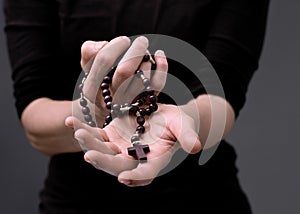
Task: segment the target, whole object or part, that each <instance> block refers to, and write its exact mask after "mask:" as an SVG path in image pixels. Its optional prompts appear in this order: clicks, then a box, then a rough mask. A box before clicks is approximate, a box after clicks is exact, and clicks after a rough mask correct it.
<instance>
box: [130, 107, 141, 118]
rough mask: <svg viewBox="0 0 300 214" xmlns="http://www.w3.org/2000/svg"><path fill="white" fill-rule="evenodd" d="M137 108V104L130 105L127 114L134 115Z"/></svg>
mask: <svg viewBox="0 0 300 214" xmlns="http://www.w3.org/2000/svg"><path fill="white" fill-rule="evenodd" d="M138 110H139V107H137V106H131V108H130V110H129V114H130V115H133V116H134V115H136V113H137V112H138Z"/></svg>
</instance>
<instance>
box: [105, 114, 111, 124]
mask: <svg viewBox="0 0 300 214" xmlns="http://www.w3.org/2000/svg"><path fill="white" fill-rule="evenodd" d="M111 121H112V117H111V115H110V114H109V115H107V116H106V118H105V122H106V123H110V122H111Z"/></svg>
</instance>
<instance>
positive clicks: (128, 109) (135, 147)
mask: <svg viewBox="0 0 300 214" xmlns="http://www.w3.org/2000/svg"><path fill="white" fill-rule="evenodd" d="M147 61H150V62H151V63H152V67H153V68H155V65H156V64H155V60H154V59H153V57H152V56H151V54H150V53H149V52H147V53H146V55H144V57H143V59H142V62H147ZM142 62H141V63H142ZM116 68H117V66H114V67H112V69H111V70H110V71H109V72H108V74H107V75H106V76H104V78H103V80H102V82H101V85H100V89H101V90H102V96H103V100H104V102H105V105H106V108H107V110H108V111H109V114H108V115H107V116H106V119H105V122H104V124H103V128H104V127H105V126H107V125H108V124H109V123H110V122H111V121H112V120H113V118H116V117H119V118H121V117H123V116H124V115H128V114H129V115H130V116H135V117H136V122H137V127H136V130H135V133H134V134H133V135H132V137H131V144H132V146H131V147H128V148H127V152H128V154H129V155H131V156H133V157H135V158H136V159H137V160H139V161H140V162H146V161H147V156H146V153H148V152H150V148H149V145H146V144H141V140H140V138H141V135H142V134H143V133H144V132H145V127H144V123H145V117H147V116H150V115H151V114H152V113H153V112H155V111H156V110H157V109H158V106H157V96H156V94H155V92H154V89H153V88H152V86H151V82H150V79H149V78H147V77H146V76H145V75H144V72H143V71H142V70H140V68H138V69H137V70H136V71H135V75H136V76H137V77H138V78H140V79H141V81H142V83H143V86H144V90H143V91H142V92H141V93H140V94H139V95H138V96H136V97H135V98H134V99H133V101H132V102H131V103H123V104H119V103H114V100H113V97H112V96H111V91H110V85H111V83H112V78H113V75H114V73H115V70H116ZM87 77H88V72H85V75H84V77H83V79H82V81H81V84H80V85H79V90H80V105H81V107H82V113H83V116H84V120H85V122H86V123H87V124H88V125H90V126H91V127H96V123H95V121H93V117H92V115H91V112H90V109H89V107H88V101H87V99H86V97H85V96H84V93H83V86H84V82H85V80H86V78H87Z"/></svg>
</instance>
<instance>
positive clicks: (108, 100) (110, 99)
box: [104, 96, 112, 103]
mask: <svg viewBox="0 0 300 214" xmlns="http://www.w3.org/2000/svg"><path fill="white" fill-rule="evenodd" d="M111 101H112V97H111V96H105V97H104V102H105V103H109V102H111Z"/></svg>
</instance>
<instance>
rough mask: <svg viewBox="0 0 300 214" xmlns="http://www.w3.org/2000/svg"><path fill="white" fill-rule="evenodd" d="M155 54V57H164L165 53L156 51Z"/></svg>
mask: <svg viewBox="0 0 300 214" xmlns="http://www.w3.org/2000/svg"><path fill="white" fill-rule="evenodd" d="M155 54H156V56H161V57H165V52H164V51H163V50H157V51H156V53H155Z"/></svg>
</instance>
